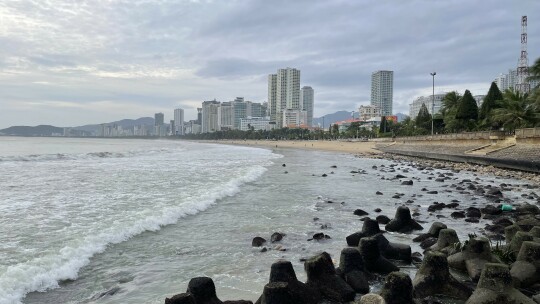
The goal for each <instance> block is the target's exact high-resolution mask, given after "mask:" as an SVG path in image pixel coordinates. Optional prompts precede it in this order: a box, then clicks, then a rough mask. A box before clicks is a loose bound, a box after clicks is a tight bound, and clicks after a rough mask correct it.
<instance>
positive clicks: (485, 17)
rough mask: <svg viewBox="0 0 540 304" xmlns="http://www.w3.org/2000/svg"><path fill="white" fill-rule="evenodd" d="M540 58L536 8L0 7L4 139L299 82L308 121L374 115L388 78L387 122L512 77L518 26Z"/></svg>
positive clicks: (146, 0)
mask: <svg viewBox="0 0 540 304" xmlns="http://www.w3.org/2000/svg"><path fill="white" fill-rule="evenodd" d="M522 15H528V18H529V27H528V34H529V58H530V59H529V60H530V62H531V63H532V62H533V61H534V60H535V59H536V58H538V57H539V56H540V1H538V0H520V1H507V0H505V1H492V0H484V1H479V0H477V1H475V0H460V1H454V0H445V1H428V0H426V1H420V0H418V1H402V0H395V1H353V0H350V1H335V0H334V1H315V0H306V1H303V0H302V1H300V0H294V1H270V0H253V1H248V0H245V1H242V0H239V1H231V0H223V1H203V0H201V1H180V0H177V1H175V0H125V1H97V0H92V1H56V0H49V1H42V0H33V1H32V0H27V1H9V0H7V1H2V2H0V129H1V128H5V127H8V126H11V125H37V124H52V125H56V126H76V125H83V124H88V123H102V122H109V121H113V120H118V119H123V118H138V117H142V116H153V114H154V113H155V112H164V113H165V119H171V118H172V113H173V109H174V108H176V107H182V108H184V109H185V110H186V118H187V119H193V118H195V116H196V114H195V113H196V110H195V108H196V107H197V106H200V104H201V102H202V101H203V100H209V99H214V98H216V99H217V100H220V101H229V100H232V99H234V98H235V97H236V96H243V97H245V98H246V99H247V100H251V101H255V102H262V101H265V100H266V99H267V75H268V74H269V73H275V71H276V70H277V69H278V68H283V67H295V68H298V69H300V70H301V73H302V74H301V82H302V83H301V84H302V86H303V85H310V86H312V87H313V88H314V90H315V116H321V115H323V114H327V113H333V112H335V111H338V110H349V111H351V110H354V109H357V108H358V106H359V105H361V104H368V103H369V98H370V81H371V78H370V77H371V73H372V72H373V71H376V70H382V69H384V70H393V71H394V112H403V113H408V104H409V103H411V102H412V100H413V99H414V98H415V97H417V96H420V95H423V94H430V92H431V76H430V75H429V73H430V72H433V71H436V72H437V76H436V78H435V83H436V84H435V85H436V89H435V90H436V91H437V92H442V91H448V90H459V91H461V92H462V91H464V90H465V89H470V90H471V91H472V93H473V94H485V93H486V92H487V89H488V88H489V84H490V82H491V81H492V80H493V79H494V78H495V77H496V76H497V75H498V74H499V73H501V72H507V71H508V69H509V68H515V66H516V65H517V58H518V56H519V52H520V31H521V25H520V18H521V16H522Z"/></svg>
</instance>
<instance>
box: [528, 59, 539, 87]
mask: <svg viewBox="0 0 540 304" xmlns="http://www.w3.org/2000/svg"><path fill="white" fill-rule="evenodd" d="M529 75H530V76H529V78H527V80H538V81H540V58H538V59H536V61H535V62H534V64H533V65H532V66H530V67H529Z"/></svg>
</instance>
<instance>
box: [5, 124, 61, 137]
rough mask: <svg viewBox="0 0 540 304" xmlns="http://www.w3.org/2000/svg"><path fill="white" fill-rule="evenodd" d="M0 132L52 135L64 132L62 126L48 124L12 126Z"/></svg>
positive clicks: (21, 134) (12, 134)
mask: <svg viewBox="0 0 540 304" xmlns="http://www.w3.org/2000/svg"><path fill="white" fill-rule="evenodd" d="M0 134H3V135H11V136H53V135H59V134H64V128H58V127H54V126H49V125H39V126H35V127H29V126H14V127H9V128H6V129H2V130H0Z"/></svg>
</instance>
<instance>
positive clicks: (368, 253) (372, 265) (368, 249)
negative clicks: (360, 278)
mask: <svg viewBox="0 0 540 304" xmlns="http://www.w3.org/2000/svg"><path fill="white" fill-rule="evenodd" d="M359 250H360V255H361V256H362V259H363V261H364V265H365V267H366V269H367V270H368V271H370V272H373V273H379V274H388V273H390V272H392V271H399V268H398V267H397V266H396V265H394V264H393V263H392V262H390V261H389V260H387V259H386V258H385V257H383V256H382V255H381V253H380V251H379V244H378V241H377V240H376V239H375V238H373V237H369V238H363V239H362V240H361V241H360V246H359Z"/></svg>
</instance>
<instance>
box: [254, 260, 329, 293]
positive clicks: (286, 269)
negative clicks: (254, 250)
mask: <svg viewBox="0 0 540 304" xmlns="http://www.w3.org/2000/svg"><path fill="white" fill-rule="evenodd" d="M279 282H281V283H287V285H275V284H274V285H270V286H269V287H268V290H266V289H267V288H266V287H265V290H266V294H267V295H266V297H265V292H263V295H262V296H261V297H260V298H259V300H257V302H255V303H256V304H264V303H268V301H273V299H277V298H280V299H282V298H283V297H282V296H281V295H280V294H281V293H282V292H285V291H286V293H287V294H288V298H289V299H290V300H291V301H293V302H292V303H303V304H316V303H318V302H319V301H320V299H321V294H320V293H319V291H318V290H317V289H315V288H313V287H311V286H308V285H307V284H304V283H302V282H300V281H298V279H297V278H296V273H295V272H294V268H293V266H292V264H291V262H289V261H286V260H278V261H277V262H275V263H273V264H272V266H271V268H270V281H269V283H279ZM274 293H275V294H276V295H275V296H274ZM278 295H280V296H278Z"/></svg>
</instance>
